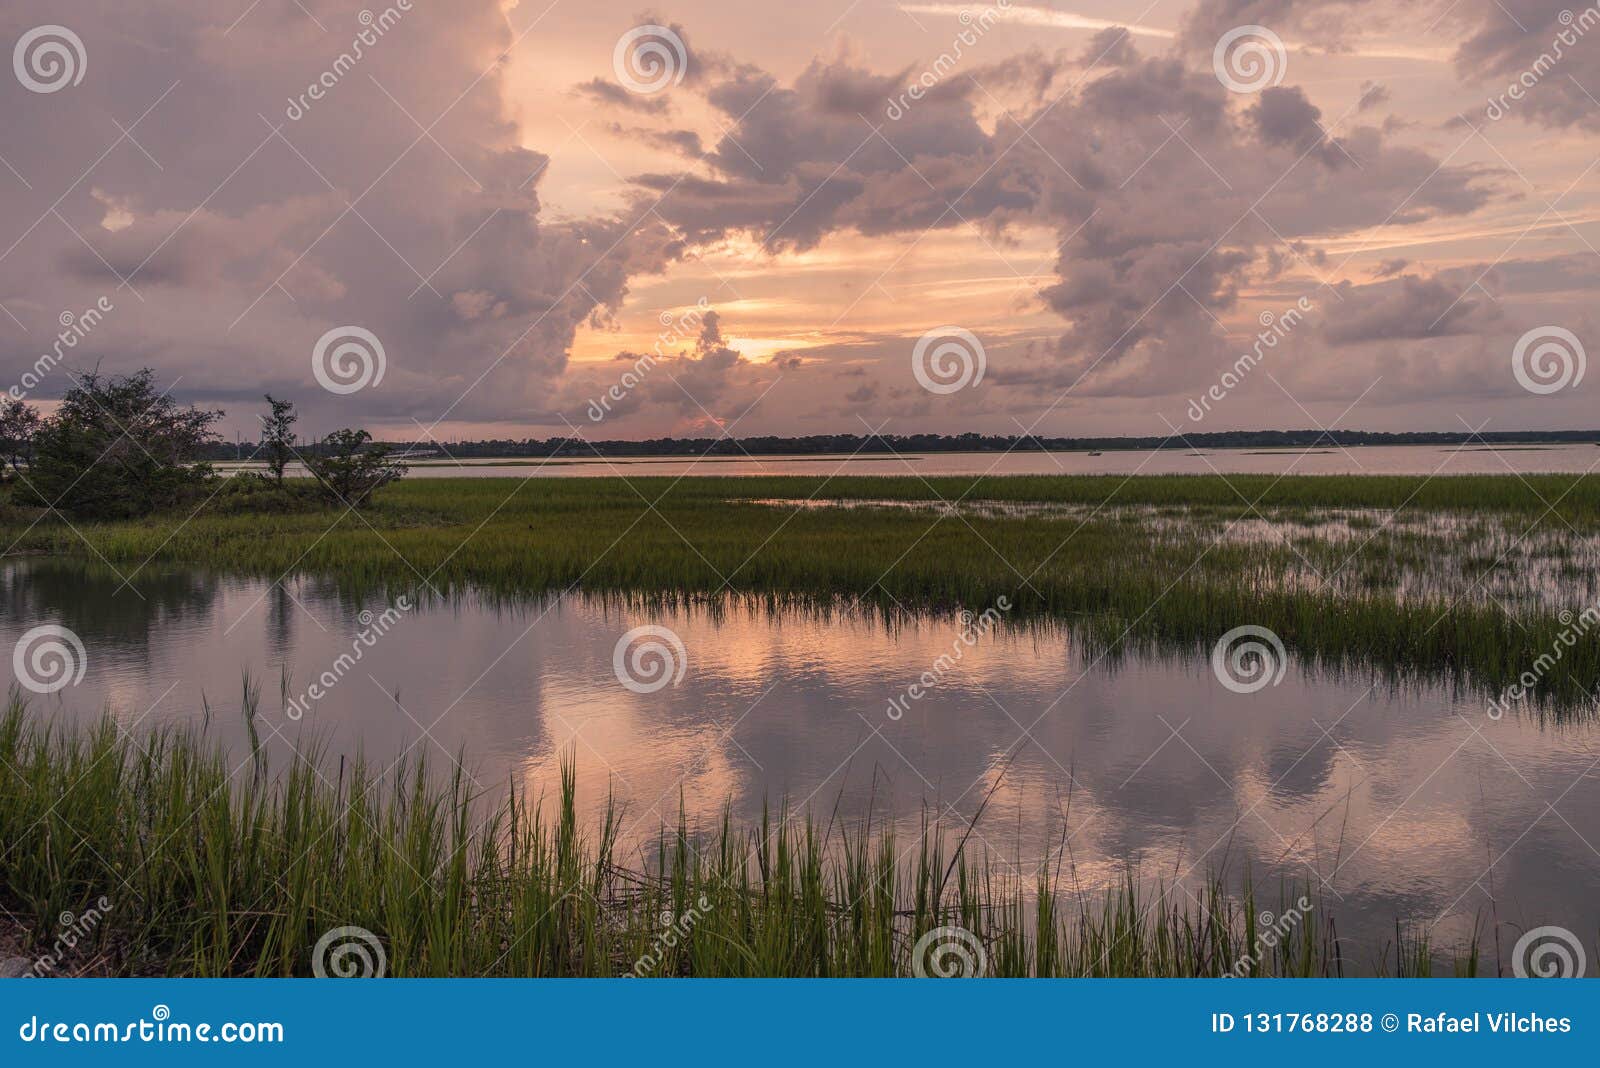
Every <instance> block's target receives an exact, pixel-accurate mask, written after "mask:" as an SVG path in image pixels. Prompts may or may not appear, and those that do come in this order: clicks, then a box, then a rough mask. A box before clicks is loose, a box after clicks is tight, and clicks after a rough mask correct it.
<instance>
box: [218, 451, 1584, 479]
mask: <svg viewBox="0 0 1600 1068" xmlns="http://www.w3.org/2000/svg"><path fill="white" fill-rule="evenodd" d="M224 466H226V467H229V468H237V467H239V466H250V465H224ZM1596 467H1600V448H1596V447H1595V446H1593V445H1560V446H1544V445H1540V446H1502V447H1500V448H1496V449H1490V448H1486V447H1483V446H1471V447H1467V448H1458V447H1455V446H1450V447H1437V446H1424V445H1384V446H1366V447H1358V448H1350V449H1312V450H1303V449H1295V450H1246V449H1210V450H1203V451H1199V452H1186V451H1182V450H1177V449H1163V450H1160V451H1156V452H1151V451H1137V452H1133V451H1107V452H1104V453H1102V454H1100V455H1098V456H1091V455H1090V454H1088V453H1084V452H1053V453H1042V452H1013V453H997V452H981V453H930V454H927V455H907V456H857V457H848V456H763V457H759V458H757V459H744V458H729V457H708V458H706V459H702V460H686V459H682V458H680V457H639V456H629V457H617V458H611V459H595V458H588V459H583V458H573V459H567V458H563V459H560V460H518V461H506V462H500V463H497V462H495V461H492V460H464V461H462V462H461V463H452V462H450V461H449V460H447V459H442V460H439V461H424V462H421V463H415V464H413V465H412V467H411V476H412V477H413V478H505V477H510V478H528V477H539V478H595V477H601V476H623V477H626V478H643V477H645V476H648V475H666V476H670V477H674V478H676V477H679V476H683V475H830V474H851V475H906V474H911V473H913V472H914V473H916V474H919V475H986V474H987V475H1130V474H1144V475H1207V474H1217V473H1220V474H1225V475H1230V474H1247V473H1260V474H1298V475H1360V474H1368V475H1427V474H1434V473H1439V474H1452V475H1469V474H1483V475H1503V474H1507V473H1509V472H1512V471H1515V472H1517V473H1518V474H1525V475H1526V474H1538V473H1553V472H1569V473H1578V472H1586V471H1590V470H1593V469H1595V468H1596Z"/></svg>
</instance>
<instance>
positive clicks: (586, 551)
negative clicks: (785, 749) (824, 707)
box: [0, 475, 1600, 715]
mask: <svg viewBox="0 0 1600 1068" xmlns="http://www.w3.org/2000/svg"><path fill="white" fill-rule="evenodd" d="M822 498H833V499H855V500H869V501H870V500H913V501H922V500H939V499H942V500H946V501H957V500H960V501H965V502H968V503H971V502H977V501H990V502H1033V503H1043V504H1057V505H1071V506H1076V507H1078V511H1077V512H1076V513H1074V514H1065V515H1063V514H1056V515H1050V514H1034V515H1022V516H1008V515H998V514H972V515H966V514H963V515H960V516H948V515H947V516H942V517H941V516H939V515H936V514H932V513H930V512H928V511H919V510H908V509H904V508H900V509H891V508H852V509H845V508H791V507H788V506H783V505H776V506H775V505H763V504H757V503H752V502H754V501H758V500H792V501H796V502H802V501H807V500H814V499H822ZM1340 510H1345V511H1346V512H1349V511H1350V510H1358V512H1357V513H1356V514H1352V515H1350V516H1349V519H1350V520H1352V522H1350V523H1349V524H1348V525H1347V527H1346V528H1345V529H1346V533H1347V534H1348V535H1350V536H1349V537H1345V538H1336V537H1333V536H1332V535H1331V534H1330V533H1329V532H1328V531H1326V530H1320V529H1319V524H1323V523H1325V521H1326V520H1327V519H1328V517H1329V516H1330V515H1336V514H1338V513H1339V512H1340ZM1262 515H1270V516H1271V517H1272V518H1273V520H1274V522H1275V523H1278V524H1279V525H1280V527H1289V528H1295V527H1297V526H1299V527H1303V528H1304V533H1300V532H1298V531H1297V532H1295V533H1293V534H1292V535H1290V536H1281V530H1280V532H1279V533H1277V534H1273V535H1270V536H1267V537H1265V538H1263V539H1259V540H1255V541H1248V540H1246V541H1241V540H1239V539H1238V538H1237V537H1235V536H1234V533H1235V531H1236V528H1237V526H1238V524H1241V523H1250V522H1254V521H1256V520H1257V518H1258V517H1260V516H1262ZM1428 517H1446V518H1447V519H1448V520H1449V522H1450V523H1453V524H1459V525H1458V526H1455V527H1453V528H1450V529H1446V530H1442V531H1441V530H1433V531H1431V532H1430V531H1428V530H1426V529H1422V530H1418V529H1414V528H1413V527H1412V526H1410V525H1408V522H1407V521H1408V520H1416V519H1419V518H1421V519H1426V518H1428ZM35 520H37V522H36V523H35ZM30 524H31V525H30ZM1424 525H1425V524H1424ZM0 537H3V538H5V543H6V544H7V545H9V546H10V547H11V551H14V552H20V551H44V552H55V553H62V554H72V555H75V556H79V557H82V558H84V559H88V560H93V559H95V558H97V557H99V558H103V559H105V560H108V561H111V562H113V563H114V564H115V565H116V566H117V567H118V568H119V569H123V570H132V569H134V568H138V569H140V573H141V574H148V573H149V571H150V570H151V569H153V568H156V567H159V566H161V565H163V564H167V565H174V566H202V567H210V568H218V569H225V570H229V571H235V572H246V573H250V574H256V575H261V576H265V577H268V578H272V579H277V578H279V577H280V576H283V575H285V574H286V573H291V572H292V573H298V574H309V575H317V576H324V577H327V578H329V579H330V580H331V581H337V582H339V583H341V584H342V585H344V586H346V587H348V588H349V589H351V590H352V591H368V590H372V589H377V588H387V589H390V590H392V591H395V592H399V591H404V592H406V593H408V594H409V595H411V596H412V597H413V599H414V600H419V599H422V598H424V597H426V596H428V595H429V594H433V593H438V594H448V593H450V592H452V591H459V590H464V589H472V590H474V591H477V592H480V593H490V594H505V595H507V596H525V595H528V594H537V593H544V592H549V591H564V590H568V589H572V588H575V587H579V586H581V588H583V589H584V590H587V591H590V592H598V593H613V592H614V593H623V594H644V595H660V596H667V597H685V596H687V597H711V596H716V595H720V594H726V593H729V592H734V593H741V594H750V595H758V596H765V597H773V598H778V599H793V600H810V601H813V602H819V603H828V602H839V601H844V602H847V603H852V602H858V601H864V602H866V603H869V604H872V605H874V606H877V607H882V608H886V609H891V610H899V609H912V610H920V609H929V608H933V609H948V608H954V607H967V608H974V609H975V610H981V609H982V607H984V606H987V605H991V604H993V603H994V602H995V600H996V598H997V597H1000V596H1005V597H1006V598H1007V599H1008V601H1009V602H1010V603H1011V604H1012V605H1014V606H1015V610H1014V611H1013V612H1011V613H1009V615H1008V618H1010V619H1014V620H1021V619H1024V618H1026V617H1028V616H1043V617H1049V618H1052V619H1059V620H1064V621H1066V622H1067V623H1068V624H1069V625H1071V626H1072V627H1074V628H1075V629H1077V630H1078V631H1079V632H1080V634H1081V635H1083V636H1085V637H1088V638H1091V639H1094V640H1095V641H1096V642H1098V643H1099V644H1101V645H1104V646H1108V647H1112V648H1113V650H1115V648H1116V647H1119V646H1122V645H1130V646H1132V645H1137V644H1139V643H1150V644H1153V645H1160V646H1163V647H1166V648H1169V649H1170V648H1173V647H1177V648H1178V649H1179V650H1181V651H1184V652H1188V651H1191V650H1192V651H1196V652H1209V649H1210V646H1211V644H1212V643H1213V642H1214V641H1215V640H1216V639H1217V638H1218V637H1219V636H1220V635H1221V634H1222V633H1223V632H1225V631H1227V630H1229V629H1230V628H1232V627H1235V626H1239V625H1244V624H1250V625H1255V626H1260V627H1266V628H1268V629H1270V630H1272V631H1273V632H1274V633H1275V634H1276V635H1277V636H1278V637H1279V638H1280V639H1282V641H1283V642H1284V643H1285V645H1286V646H1287V647H1288V648H1289V649H1290V651H1291V652H1294V653H1296V654H1298V655H1299V656H1300V657H1301V658H1302V659H1303V660H1304V661H1306V662H1310V663H1314V664H1320V665H1324V666H1327V667H1330V668H1334V669H1338V670H1349V669H1356V670H1361V671H1368V670H1372V671H1376V672H1377V673H1379V674H1381V675H1384V676H1386V677H1389V678H1391V679H1394V678H1398V679H1401V680H1407V679H1412V678H1428V679H1433V678H1436V677H1446V678H1450V679H1453V680H1454V681H1455V682H1457V683H1458V684H1460V685H1462V686H1464V687H1467V688H1470V689H1472V690H1474V691H1476V692H1478V693H1479V694H1481V695H1482V696H1483V697H1484V698H1485V699H1488V698H1489V697H1493V696H1498V695H1502V694H1503V693H1504V691H1505V690H1506V689H1507V688H1508V687H1510V686H1513V685H1517V684H1520V680H1522V679H1523V678H1524V676H1525V675H1527V673H1529V672H1530V671H1532V670H1533V669H1534V667H1535V665H1536V664H1538V665H1539V666H1538V668H1537V670H1536V671H1535V672H1534V676H1533V678H1532V681H1531V684H1530V685H1529V686H1528V687H1527V688H1528V689H1530V690H1531V700H1530V701H1529V707H1541V706H1548V707H1550V708H1553V709H1556V710H1558V714H1561V715H1566V714H1567V713H1568V712H1569V711H1572V710H1585V711H1592V710H1593V708H1594V695H1595V693H1596V691H1597V688H1600V628H1596V629H1589V630H1585V629H1584V628H1577V630H1576V631H1575V629H1574V626H1573V620H1574V619H1581V618H1582V617H1581V616H1580V613H1582V612H1583V611H1584V610H1585V609H1587V608H1593V607H1594V606H1595V605H1596V604H1597V602H1600V550H1597V546H1600V476H1576V475H1543V476H1528V477H1525V478H1523V477H1511V476H1506V477H1491V476H1454V477H1441V478H1433V479H1427V478H1420V477H1379V476H1371V477H1368V476H1362V477H1344V476H1319V477H1286V478H1276V477H1269V476H1253V475H1241V476H1229V477H1228V478H1227V479H1226V480H1223V479H1222V478H1219V477H1214V476H1212V477H1202V476H1179V477H1142V478H1122V477H1112V476H1098V477H1088V476H1084V477H1058V478H1045V477H1032V476H1027V477H1003V478H987V479H974V478H936V479H923V478H920V477H904V478H876V477H870V478H869V477H850V478H827V477H782V478H778V477H773V478H766V477H758V478H686V479H682V480H674V479H667V478H659V477H657V478H638V479H629V480H626V481H624V480H623V479H614V478H597V479H588V478H583V479H569V480H561V479H551V478H530V479H527V480H517V479H499V478H497V479H468V478H460V479H415V480H408V481H406V482H404V483H401V484H398V485H395V486H391V487H388V488H387V489H385V490H384V491H383V493H382V494H380V496H379V503H378V505H377V506H376V507H375V508H373V509H372V510H370V511H369V512H368V513H366V514H363V515H353V514H346V515H342V516H341V515H340V514H339V513H338V512H328V513H304V512H288V511H285V512H281V513H273V514H222V513H213V512H208V511H207V510H206V509H204V508H202V509H201V511H200V512H199V514H197V515H193V516H191V515H189V514H182V515H173V516H165V517H156V518H153V519H148V520H143V521H139V522H129V523H113V524H100V525H87V526H85V525H79V526H78V527H76V528H69V527H67V526H66V525H65V524H62V523H60V522H59V521H57V520H55V519H53V518H51V517H48V516H44V517H39V516H33V515H22V514H19V513H18V511H17V510H16V509H10V510H9V511H7V510H6V509H3V508H0ZM1587 539H1594V540H1592V541H1590V540H1587ZM86 543H87V544H86ZM91 546H92V548H91ZM1540 576H1543V577H1542V578H1541V577H1540ZM1558 649H1559V652H1560V656H1559V657H1554V658H1553V659H1552V661H1551V662H1548V663H1542V662H1540V657H1542V656H1546V655H1547V654H1552V652H1553V651H1556V650H1558Z"/></svg>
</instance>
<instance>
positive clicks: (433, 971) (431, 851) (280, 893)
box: [0, 690, 1482, 976]
mask: <svg viewBox="0 0 1600 1068" xmlns="http://www.w3.org/2000/svg"><path fill="white" fill-rule="evenodd" d="M254 692H255V691H253V690H247V692H246V715H247V716H248V715H249V714H250V706H251V703H252V701H253V700H254V698H253V697H252V693H254ZM434 771H435V769H430V768H428V767H427V766H425V764H423V763H412V764H404V765H401V766H399V767H396V768H393V769H390V770H388V771H386V772H384V773H382V774H378V773H376V772H374V771H373V770H372V766H371V765H369V764H367V763H366V762H364V761H361V760H356V761H354V762H352V763H345V762H343V761H341V762H339V763H338V764H337V765H332V766H329V765H328V763H327V762H326V761H325V760H324V757H323V753H322V752H321V750H319V748H318V747H316V746H314V745H312V746H308V747H306V748H304V749H302V750H300V751H299V752H297V753H296V754H295V755H294V757H293V758H292V759H291V760H290V762H289V763H288V766H287V767H285V768H282V769H272V768H269V767H268V766H267V764H266V762H265V758H264V757H263V756H262V754H261V753H260V752H259V751H257V752H255V753H252V754H248V755H245V756H244V757H242V758H241V759H230V758H229V757H227V756H225V755H224V753H223V752H222V750H221V748H220V747H219V746H216V745H214V744H213V742H212V740H210V739H209V738H208V735H207V730H206V727H205V726H202V727H200V728H198V729H196V728H184V729H179V728H164V729H157V730H154V731H151V732H149V733H147V734H142V735H141V736H139V737H138V738H134V737H132V736H130V735H128V734H127V733H125V732H124V731H123V730H122V729H121V728H120V727H119V726H118V725H117V724H115V723H114V722H112V721H110V720H109V719H108V720H106V721H103V722H101V723H100V724H99V725H98V726H96V727H93V728H88V729H82V730H67V729H63V728H59V727H52V726H49V725H46V724H43V723H41V722H40V720H39V719H38V717H36V716H34V715H32V714H30V713H29V712H28V711H27V709H26V708H25V707H24V705H23V704H22V702H21V701H20V700H18V699H16V698H15V697H14V698H13V699H12V701H11V703H10V705H9V707H8V708H7V710H6V711H5V713H4V715H3V717H0V779H3V788H0V846H3V852H0V905H3V906H4V907H5V909H6V910H8V911H9V912H10V913H12V914H13V915H14V916H16V917H18V918H19V919H20V920H21V921H22V923H23V926H24V927H25V928H26V929H27V930H28V931H29V932H30V933H31V934H32V935H33V936H34V938H35V940H36V942H38V943H48V941H49V932H50V931H51V930H52V929H53V927H54V925H55V924H56V923H57V919H56V918H57V917H58V916H59V915H60V914H62V913H67V912H73V913H77V912H80V911H81V910H82V909H83V908H84V907H85V903H86V902H90V901H97V900H99V899H100V898H102V897H105V898H107V899H108V900H109V901H110V902H111V908H110V909H109V910H108V911H107V914H106V916H105V918H104V919H103V920H102V921H101V922H100V924H99V925H98V926H97V927H96V928H95V929H94V931H93V932H92V936H91V938H90V939H88V940H86V941H85V942H84V943H83V944H82V945H80V946H79V947H77V949H76V951H75V956H74V958H73V959H71V960H67V961H65V962H64V966H63V969H62V971H61V974H76V973H82V972H88V973H91V974H111V975H139V974H167V975H196V976H287V975H306V974H309V972H310V970H311V956H312V952H313V947H314V945H315V944H316V942H317V940H318V938H319V937H320V936H321V935H323V933H324V932H326V931H329V930H331V929H333V928H336V927H344V926H359V927H363V928H366V929H367V930H369V931H372V932H374V933H375V934H377V935H378V937H379V938H380V939H381V941H382V944H383V946H384V950H385V953H386V955H387V962H388V973H389V974H390V975H397V976H416V975H434V976H480V975H507V976H615V975H622V974H637V975H641V976H644V975H651V976H894V975H907V974H912V973H913V971H914V966H913V960H912V955H913V949H914V946H915V944H916V942H917V940H918V938H919V937H920V936H922V935H924V934H925V933H927V932H930V931H933V930H934V929H935V928H940V927H945V926H959V927H962V928H965V929H967V930H968V931H971V932H974V933H976V935H977V936H978V938H979V939H980V941H981V944H982V946H983V947H984V954H985V956H986V958H987V964H986V968H985V974H989V975H996V976H1029V975H1038V976H1214V975H1223V974H1229V973H1236V974H1246V975H1283V976H1320V975H1342V974H1347V973H1367V972H1378V973H1384V974H1402V975H1410V974H1426V973H1429V972H1433V971H1436V970H1439V971H1444V972H1446V973H1458V974H1477V973H1478V972H1479V971H1480V970H1481V967H1482V962H1481V961H1480V960H1479V956H1478V951H1477V946H1476V941H1475V940H1474V942H1473V943H1472V944H1471V945H1469V946H1467V947H1465V948H1464V949H1456V950H1454V951H1452V952H1451V953H1448V954H1442V953H1440V952H1438V951H1437V950H1436V949H1435V948H1434V947H1432V946H1430V945H1429V943H1428V942H1427V939H1426V938H1425V936H1422V935H1420V934H1417V933H1410V932H1408V931H1407V930H1406V929H1405V928H1404V927H1402V926H1399V925H1397V928H1396V936H1395V939H1394V941H1393V942H1390V943H1388V944H1386V945H1381V946H1369V947H1350V946H1346V945H1343V944H1342V943H1341V941H1340V939H1339V937H1338V934H1337V928H1336V925H1335V923H1334V921H1333V920H1332V919H1331V918H1329V917H1326V916H1324V915H1323V909H1322V908H1321V904H1320V902H1318V903H1317V904H1316V905H1315V906H1314V907H1313V909H1312V910H1311V912H1310V915H1309V916H1307V917H1306V919H1305V920H1304V922H1301V923H1298V924H1296V925H1294V926H1293V927H1291V928H1289V929H1288V930H1287V931H1285V932H1283V933H1282V934H1281V936H1273V937H1272V938H1271V939H1268V938H1267V937H1266V936H1267V931H1268V929H1269V928H1268V926H1267V924H1266V923H1265V922H1264V921H1263V917H1262V909H1263V908H1271V909H1272V911H1274V912H1276V913H1277V914H1278V915H1279V916H1282V915H1284V914H1285V909H1286V908H1288V907H1290V903H1291V902H1293V901H1295V900H1296V899H1297V897H1298V892H1297V890H1296V889H1295V888H1294V887H1290V886H1282V887H1279V888H1278V893H1277V895H1276V899H1274V898H1273V896H1272V895H1268V894H1263V893H1260V892H1258V891H1257V890H1256V889H1255V888H1254V887H1252V886H1251V885H1250V884H1249V882H1248V880H1247V881H1246V883H1245V885H1244V887H1243V890H1242V892H1241V893H1239V894H1236V895H1230V894H1229V893H1228V892H1227V891H1226V890H1225V888H1224V886H1225V883H1224V880H1223V879H1222V878H1220V877H1217V878H1214V879H1211V880H1209V881H1208V882H1206V883H1205V884H1204V885H1202V886H1201V887H1199V888H1198V891H1199V892H1198V894H1197V896H1193V897H1191V896H1189V895H1188V894H1187V893H1181V894H1180V893H1168V892H1166V890H1167V889H1170V888H1164V887H1162V886H1161V885H1156V886H1153V887H1152V886H1149V885H1141V884H1140V883H1139V881H1138V880H1136V879H1134V878H1133V877H1132V876H1130V877H1129V878H1128V879H1127V880H1126V882H1125V883H1124V884H1123V885H1122V886H1121V887H1120V888H1119V889H1117V890H1115V891H1113V892H1111V893H1109V894H1105V895H1102V896H1093V897H1091V896H1085V895H1081V894H1078V893H1076V892H1074V891H1073V890H1072V883H1073V878H1072V876H1071V872H1070V865H1069V864H1067V863H1066V861H1065V858H1063V857H1058V858H1057V860H1056V863H1055V866H1054V867H1046V868H1044V869H1042V870H1041V871H1040V872H1039V873H1038V874H1037V876H1036V878H1035V880H1034V881H1033V882H1031V883H1027V884H1024V883H1021V882H1018V881H1017V880H1015V879H1013V878H1009V877H1004V876H1001V875H998V874H996V873H997V871H999V870H1001V869H1000V867H999V866H997V865H994V864H991V863H989V862H988V860H989V858H986V857H982V856H977V855H974V854H972V853H971V852H969V851H968V849H967V842H968V841H969V840H970V839H969V838H968V837H967V836H966V835H964V834H963V835H961V836H959V837H958V838H954V839H952V836H950V835H946V834H941V833H939V832H940V829H939V828H937V827H925V828H924V833H923V834H921V835H920V836H919V837H918V840H917V841H914V842H905V841H902V840H899V839H897V838H896V837H895V835H894V834H893V833H890V832H883V831H880V832H873V831H872V830H871V829H870V828H869V827H867V826H860V827H855V828H846V827H843V826H841V825H839V824H837V823H835V822H833V821H828V822H817V821H814V820H812V819H810V818H801V817H794V816H792V815H791V814H788V813H775V814H774V813H769V814H767V815H766V816H764V817H763V818H762V819H761V820H760V821H757V822H756V823H755V824H753V825H751V826H743V827H741V826H735V825H734V824H733V822H732V821H731V820H730V819H729V818H728V817H726V816H724V818H723V820H722V822H721V824H720V826H717V827H714V828H710V829H691V828H689V827H688V826H687V825H685V824H684V823H682V822H681V821H680V823H679V824H678V826H676V827H663V828H662V830H661V833H660V834H659V836H658V837H657V838H656V840H655V843H654V848H653V849H651V850H648V851H647V852H646V855H644V856H641V857H640V858H638V860H637V862H636V863H635V864H633V865H631V866H630V865H629V864H625V863H623V859H622V858H620V857H619V856H618V855H617V820H616V816H615V810H612V811H611V813H610V814H609V815H607V816H606V817H605V818H604V819H602V820H601V821H600V822H599V825H598V826H596V827H593V828H587V829H586V828H584V827H581V826H580V825H579V821H578V818H577V815H576V812H577V805H576V797H575V795H576V787H575V782H576V777H575V774H574V771H573V768H572V767H571V765H570V764H568V765H566V766H565V767H564V768H563V772H562V776H561V781H560V783H559V785H558V787H557V790H556V794H555V796H554V797H551V798H543V799H540V798H530V797H529V796H527V795H526V794H524V793H520V792H518V791H516V790H511V791H509V792H508V793H507V794H506V795H505V797H504V798H503V799H501V800H497V801H492V802H491V801H488V800H486V799H485V798H482V797H474V796H472V795H471V793H470V791H469V790H468V788H467V787H466V786H465V785H464V783H463V781H462V778H461V777H460V776H459V775H457V776H455V777H444V778H440V777H438V776H436V775H435V773H434ZM541 801H542V802H543V803H541ZM35 948H36V947H35ZM1246 958H1248V960H1247V959H1246Z"/></svg>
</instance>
